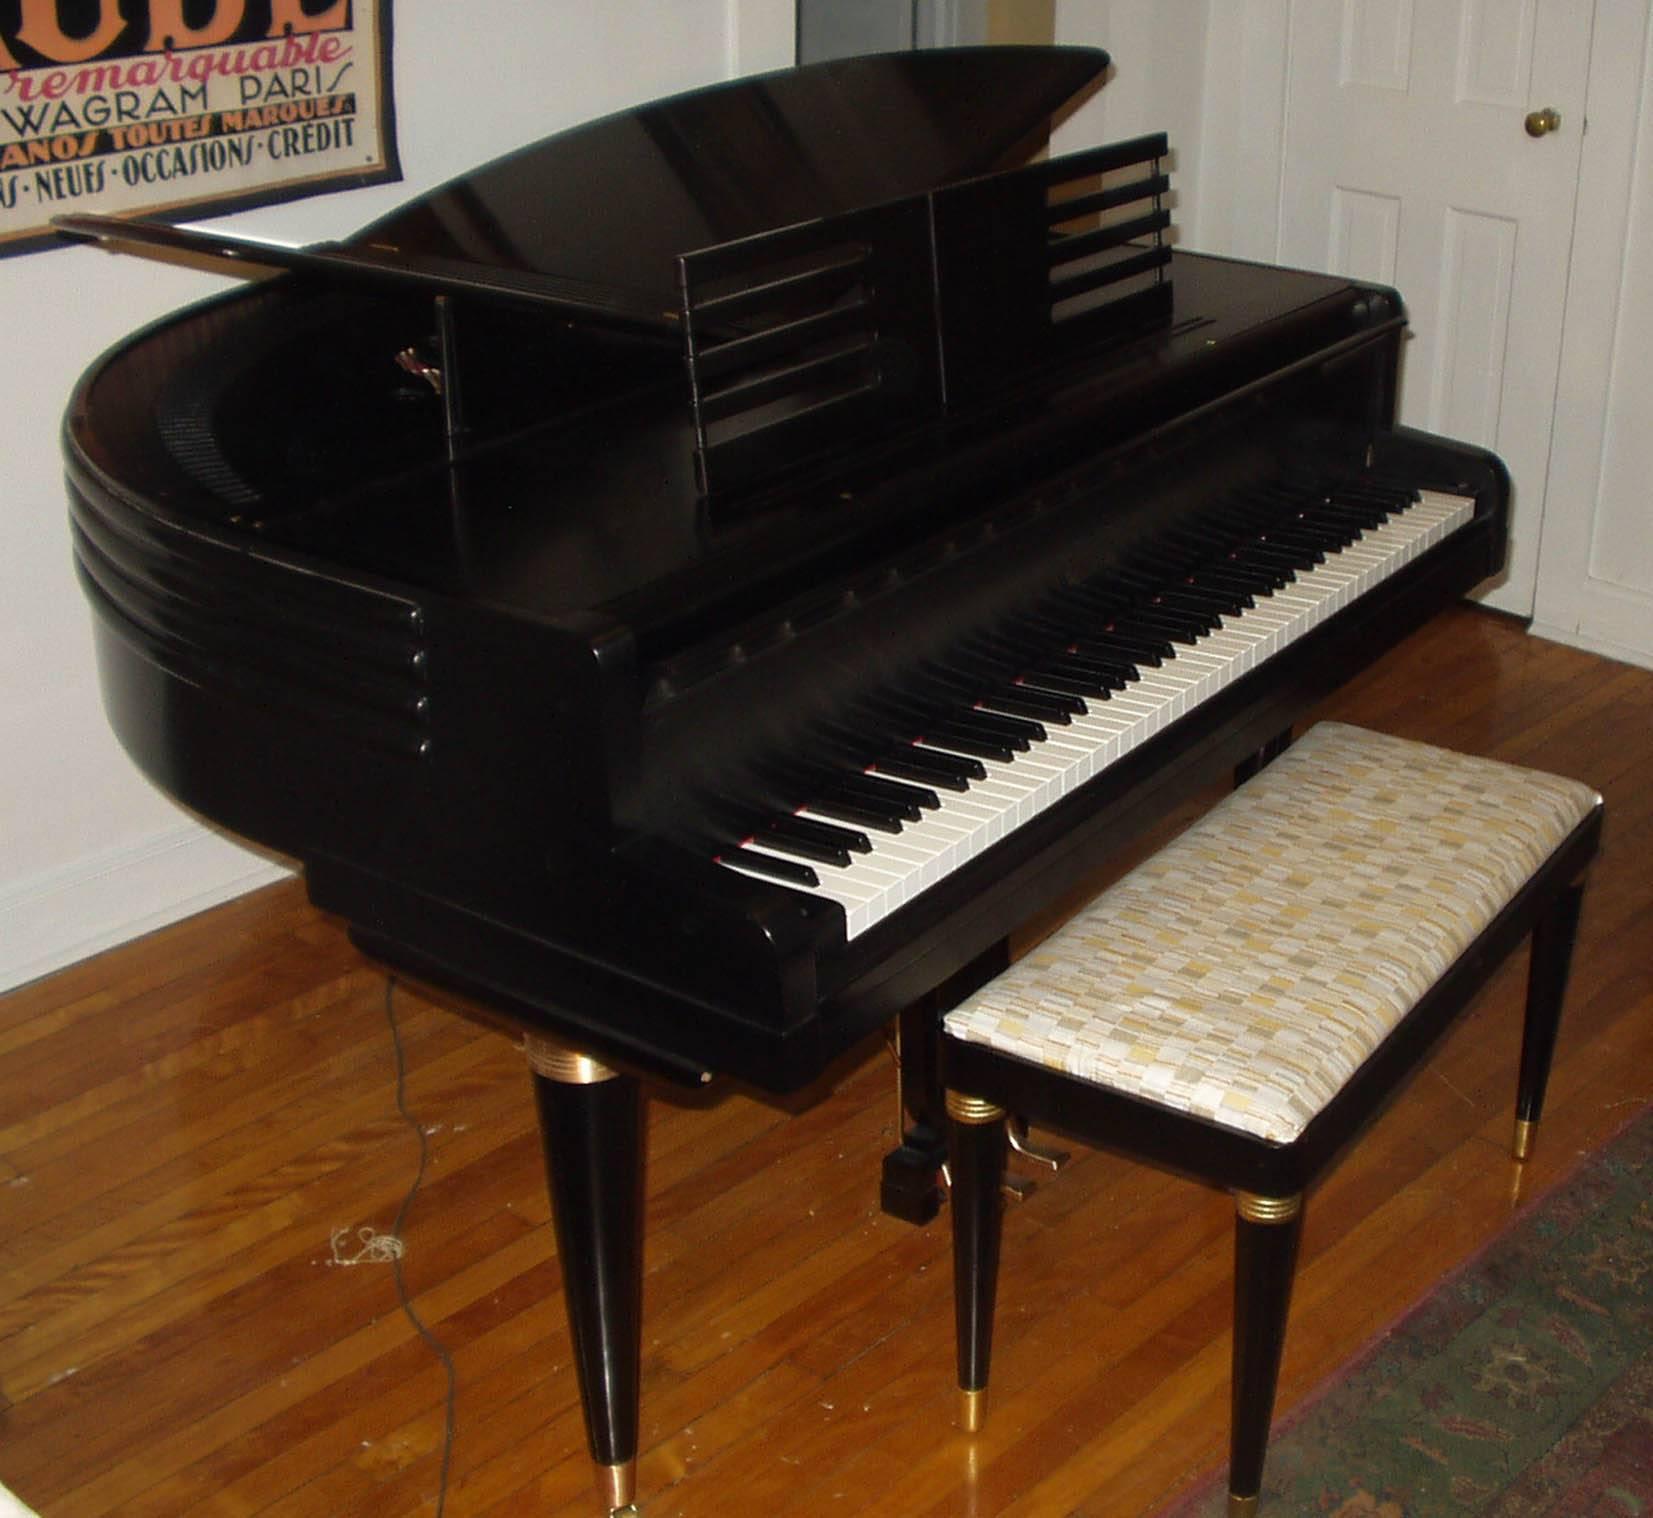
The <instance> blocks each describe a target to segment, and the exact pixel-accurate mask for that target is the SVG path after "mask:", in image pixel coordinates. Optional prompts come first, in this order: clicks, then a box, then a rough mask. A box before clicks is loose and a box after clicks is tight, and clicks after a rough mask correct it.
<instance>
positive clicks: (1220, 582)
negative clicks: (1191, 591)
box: [1190, 569, 1268, 610]
mask: <svg viewBox="0 0 1653 1518" xmlns="http://www.w3.org/2000/svg"><path fill="white" fill-rule="evenodd" d="M1190 583H1191V584H1193V585H1195V586H1196V587H1199V588H1202V589H1206V590H1215V591H1219V592H1221V593H1222V594H1223V595H1225V596H1228V597H1229V598H1230V599H1231V600H1232V601H1233V603H1234V606H1235V609H1236V610H1243V609H1244V608H1245V607H1247V606H1255V605H1256V604H1257V596H1258V595H1259V594H1262V593H1265V592H1266V591H1267V589H1268V586H1267V584H1266V582H1264V581H1263V579H1262V578H1261V577H1260V576H1257V575H1242V574H1236V573H1232V572H1230V571H1228V570H1225V569H1197V570H1195V571H1194V575H1193V579H1192V580H1191V582H1190Z"/></svg>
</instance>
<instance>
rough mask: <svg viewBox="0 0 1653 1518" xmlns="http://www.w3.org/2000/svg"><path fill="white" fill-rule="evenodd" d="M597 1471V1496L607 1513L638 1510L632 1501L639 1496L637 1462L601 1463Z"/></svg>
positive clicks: (596, 1468)
mask: <svg viewBox="0 0 1653 1518" xmlns="http://www.w3.org/2000/svg"><path fill="white" fill-rule="evenodd" d="M595 1470H596V1473H597V1496H598V1498H599V1499H600V1500H601V1502H602V1504H603V1511H604V1512H605V1513H609V1514H614V1513H626V1512H632V1513H635V1512H636V1511H637V1509H636V1508H634V1507H633V1506H632V1502H633V1501H634V1500H635V1498H636V1496H637V1462H636V1461H635V1460H622V1461H621V1462H620V1464H618V1465H599V1466H596V1467H595Z"/></svg>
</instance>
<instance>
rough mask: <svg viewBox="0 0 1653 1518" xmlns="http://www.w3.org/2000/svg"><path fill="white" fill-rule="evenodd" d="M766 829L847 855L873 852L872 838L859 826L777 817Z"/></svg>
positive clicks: (810, 819) (775, 833)
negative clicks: (838, 825) (840, 825)
mask: <svg viewBox="0 0 1653 1518" xmlns="http://www.w3.org/2000/svg"><path fill="white" fill-rule="evenodd" d="M764 831H765V832H766V833H768V834H769V835H770V836H772V837H782V838H795V839H798V840H800V841H807V842H809V843H812V844H815V845H817V846H819V847H821V848H829V849H834V850H836V851H838V852H840V853H843V854H845V855H849V854H870V853H871V852H872V840H871V839H870V838H868V837H867V835H866V834H865V833H863V832H862V831H861V830H860V829H859V828H842V827H837V826H835V825H834V824H833V823H830V822H817V821H816V820H815V819H814V818H813V817H798V816H791V817H777V818H775V819H774V820H773V821H772V822H770V823H768V824H766V826H765V828H764ZM834 862H835V863H836V862H837V861H834Z"/></svg>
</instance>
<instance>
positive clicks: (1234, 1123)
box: [942, 723, 1602, 1514]
mask: <svg viewBox="0 0 1653 1518" xmlns="http://www.w3.org/2000/svg"><path fill="white" fill-rule="evenodd" d="M1601 814H1602V806H1601V798H1600V797H1599V796H1597V795H1596V794H1595V793H1594V792H1593V791H1592V790H1591V789H1590V788H1589V787H1587V786H1584V785H1580V784H1578V783H1577V782H1575V781H1571V780H1563V779H1559V778H1557V777H1555V776H1551V775H1545V774H1541V773H1539V772H1537V771H1533V770H1525V769H1519V768H1516V767H1515V766H1513V765H1508V764H1501V763H1496V762H1494V761H1491V760H1485V759H1474V758H1466V757H1464V756H1463V755H1459V754H1454V753H1451V752H1448V751H1446V750H1443V749H1438V748H1430V747H1427V746H1425V745H1423V744H1419V743H1412V742H1409V741H1406V740H1404V739H1399V738H1391V737H1386V736H1381V735H1379V734H1376V733H1370V732H1365V731H1363V730H1361V729H1359V728H1354V727H1348V726H1343V725H1340V724H1334V723H1322V724H1320V725H1319V726H1317V727H1315V728H1313V729H1312V730H1311V731H1310V732H1309V733H1308V734H1307V735H1305V736H1304V737H1303V738H1302V739H1301V740H1300V741H1299V742H1298V743H1297V744H1295V745H1294V746H1293V747H1291V748H1289V749H1288V750H1287V751H1286V752H1285V753H1284V754H1283V755H1282V756H1281V757H1279V758H1278V759H1276V760H1275V761H1274V762H1273V763H1272V764H1270V765H1269V766H1268V767H1267V768H1266V769H1264V770H1262V771H1261V772H1260V773H1259V774H1258V775H1257V776H1256V777H1255V778H1253V779H1252V780H1250V781H1248V782H1247V783H1246V784H1245V785H1243V786H1242V787H1240V788H1239V789H1238V790H1236V791H1235V792H1233V793H1232V794H1231V795H1230V796H1228V797H1227V798H1226V799H1225V800H1224V801H1223V802H1222V803H1221V804H1220V805H1219V806H1217V807H1216V808H1215V809H1213V811H1212V812H1210V813H1209V814H1208V815H1207V816H1206V817H1204V818H1203V819H1201V820H1200V821H1199V822H1197V823H1196V824H1195V825H1194V826H1193V827H1191V828H1189V829H1188V831H1187V832H1185V833H1183V834H1182V835H1181V836H1180V837H1179V838H1177V839H1176V840H1175V841H1174V842H1172V843H1171V844H1170V845H1168V846H1167V847H1166V848H1164V849H1163V850H1161V851H1160V852H1159V853H1158V854H1157V855H1156V856H1154V857H1153V858H1152V859H1149V860H1148V861H1146V862H1145V863H1143V864H1142V865H1140V866H1138V867H1137V868H1136V869H1135V870H1133V871H1132V872H1131V873H1130V874H1129V875H1127V876H1126V877H1125V878H1124V879H1123V880H1121V881H1119V882H1118V883H1117V884H1116V885H1114V886H1113V887H1111V888H1110V889H1109V890H1107V891H1106V892H1104V893H1103V894H1102V895H1101V896H1099V897H1098V898H1097V899H1096V900H1095V901H1094V902H1092V903H1091V904H1090V905H1089V906H1088V907H1087V908H1086V909H1085V910H1084V911H1082V912H1081V913H1080V914H1079V915H1078V916H1077V917H1075V918H1074V919H1073V920H1072V921H1070V922H1069V923H1068V924H1067V925H1066V926H1065V927H1063V928H1062V929H1061V930H1060V931H1059V932H1057V933H1056V934H1054V935H1053V936H1052V937H1051V938H1049V939H1047V940H1046V941H1045V942H1044V943H1043V944H1041V945H1040V946H1038V947H1037V948H1035V949H1034V950H1032V951H1031V952H1030V953H1029V954H1028V955H1026V956H1025V957H1024V958H1023V959H1021V960H1019V961H1018V962H1017V963H1015V964H1013V965H1011V966H1010V968H1009V969H1008V970H1006V971H1004V972H1003V973H1002V974H1001V975H999V976H998V978H997V979H996V980H994V981H992V982H991V983H989V984H988V985H986V986H984V987H983V988H982V989H981V990H979V991H978V992H976V993H975V994H974V995H973V996H971V997H970V998H968V999H967V1000H966V1001H964V1002H963V1003H961V1004H960V1005H959V1006H958V1007H957V1008H956V1009H955V1010H954V1011H952V1012H951V1013H949V1014H948V1016H947V1018H946V1022H945V1035H944V1037H943V1040H942V1074H943V1079H944V1081H945V1083H946V1087H947V1110H948V1115H949V1118H950V1120H951V1121H950V1124H949V1128H950V1133H949V1139H948V1148H949V1155H950V1166H949V1169H950V1175H951V1180H952V1201H953V1206H952V1216H953V1255H954V1267H955V1276H954V1295H955V1304H956V1311H957V1328H958V1352H959V1385H960V1388H961V1391H962V1394H963V1414H962V1421H963V1423H964V1426H965V1427H966V1428H967V1429H974V1428H977V1427H979V1426H980V1418H981V1413H982V1410H983V1406H984V1399H985V1393H986V1387H987V1371H988V1359H989V1354H990V1350H991V1339H992V1316H993V1301H994V1295H995V1290H996V1282H997V1275H998V1256H999V1237H1000V1230H1001V1218H1000V1188H1001V1183H1002V1178H1003V1173H1004V1163H1005V1148H1006V1137H1005V1118H1006V1115H1007V1113H1009V1112H1014V1113H1016V1114H1018V1115H1019V1116H1021V1117H1024V1118H1026V1119H1028V1120H1030V1121H1034V1122H1040V1123H1044V1124H1048V1125H1050V1126H1052V1127H1054V1128H1057V1129H1059V1130H1062V1131H1063V1132H1065V1133H1067V1134H1070V1135H1072V1136H1074V1137H1076V1138H1079V1139H1081V1140H1084V1141H1086V1142H1088V1143H1092V1144H1094V1145H1096V1146H1098V1147H1103V1148H1109V1149H1115V1150H1118V1151H1120V1152H1122V1153H1126V1154H1130V1155H1133V1156H1136V1157H1139V1158H1141V1159H1144V1160H1147V1161H1150V1162H1153V1163H1156V1164H1160V1165H1163V1166H1165V1167H1168V1168H1170V1169H1173V1170H1177V1171H1180V1172H1182V1173H1184V1174H1188V1175H1191V1176H1193V1177H1195V1178H1197V1179H1200V1180H1203V1181H1205V1182H1208V1183H1210V1184H1214V1185H1217V1186H1220V1187H1223V1188H1224V1189H1226V1190H1229V1191H1231V1192H1232V1193H1233V1195H1234V1198H1235V1203H1236V1210H1237V1214H1238V1217H1237V1222H1236V1235H1235V1265H1234V1352H1233V1385H1232V1396H1233V1415H1232V1423H1231V1427H1230V1463H1229V1512H1230V1514H1250V1513H1254V1512H1256V1511H1257V1502H1258V1494H1259V1492H1260V1490H1261V1485H1262V1470H1263V1456H1264V1452H1265V1449H1266V1447H1267V1443H1268V1432H1269V1421H1270V1418H1271V1416H1272V1413H1273V1406H1274V1393H1275V1386H1276V1383H1277V1380H1278V1375H1279V1367H1280V1352H1281V1347H1282V1345H1283V1342H1284V1337H1285V1323H1286V1309H1287V1303H1288V1301H1289V1298H1290V1295H1291V1283H1292V1275H1293V1271H1294V1267H1295V1262H1296V1253H1297V1242H1298V1238H1299V1235H1300V1232H1301V1228H1302V1217H1303V1211H1302V1198H1303V1193H1304V1191H1305V1189H1306V1188H1307V1187H1308V1186H1309V1185H1310V1184H1311V1183H1312V1182H1313V1181H1314V1180H1315V1179H1316V1177H1317V1176H1318V1175H1319V1174H1320V1173H1321V1172H1322V1171H1323V1170H1324V1169H1325V1168H1326V1167H1327V1166H1328V1164H1329V1163H1330V1162H1331V1160H1332V1159H1333V1158H1334V1157H1335V1156H1336V1155H1337V1153H1338V1152H1339V1151H1340V1150H1341V1149H1342V1147H1343V1146H1344V1145H1345V1144H1346V1143H1347V1142H1348V1141H1349V1140H1350V1139H1351V1138H1352V1137H1353V1136H1354V1135H1355V1133H1356V1132H1357V1131H1358V1130H1359V1129H1360V1128H1361V1127H1362V1125H1364V1124H1365V1123H1366V1122H1367V1121H1368V1119H1370V1118H1371V1117H1372V1116H1373V1114H1374V1113H1375V1112H1376V1111H1377V1110H1378V1109H1379V1107H1380V1106H1381V1105H1382V1104H1383V1102H1384V1101H1385V1100H1386V1099H1387V1098H1388V1097H1389V1096H1390V1095H1391V1094H1392V1093H1394V1092H1395V1091H1396V1090H1397V1088H1398V1087H1399V1086H1400V1085H1401V1083H1402V1082H1403V1081H1404V1080H1405V1078H1406V1077H1407V1076H1408V1075H1409V1074H1411V1072H1412V1071H1413V1070H1415V1069H1416V1068H1417V1067H1418V1066H1419V1064H1421V1062H1422V1061H1423V1059H1424V1057H1425V1055H1426V1054H1427V1052H1428V1050H1429V1048H1430V1046H1431V1044H1432V1043H1433V1041H1434V1040H1435V1038H1436V1037H1437V1035H1439V1034H1440V1033H1441V1032H1442V1031H1443V1030H1444V1029H1445V1028H1446V1026H1447V1025H1448V1024H1449V1023H1450V1022H1451V1020H1452V1019H1453V1018H1454V1017H1455V1016H1456V1015H1457V1014H1458V1013H1459V1012H1460V1011H1461V1010H1462V1009H1463V1008H1464V1007H1465V1006H1466V1005H1467V1004H1468V1002H1469V1001H1470V999H1471V997H1472V996H1473V995H1474V993H1475V992H1476V990H1477V989H1478V988H1479V987H1480V986H1481V985H1483V984H1484V983H1485V982H1486V980H1487V979H1488V977H1489V976H1490V974H1491V972H1492V971H1493V970H1494V969H1495V968H1496V967H1497V966H1498V964H1499V963H1500V962H1501V961H1502V960H1503V959H1504V957H1505V956H1506V955H1507V954H1508V953H1509V952H1510V951H1511V949H1513V948H1514V947H1516V946H1517V945H1518V944H1519V943H1520V942H1521V941H1522V940H1523V939H1524V938H1525V937H1526V936H1527V935H1528V934H1529V933H1530V934H1531V935H1532V958H1531V968H1530V971H1529V979H1528V987H1527V1001H1526V1019H1525V1032H1524V1039H1523V1046H1522V1052H1521V1069H1520V1077H1519V1090H1518V1093H1517V1104H1516V1125H1515V1155H1516V1158H1517V1159H1518V1160H1520V1159H1524V1158H1525V1157H1526V1154H1527V1152H1528V1148H1529V1146H1530V1143H1531V1140H1532V1135H1533V1130H1534V1125H1535V1124H1536V1123H1537V1121H1538V1118H1539V1115H1540V1110H1541V1108H1542V1104H1543V1099H1544V1086H1545V1083H1546V1080H1547V1078H1548V1075H1549V1066H1550V1058H1551V1055H1552V1053H1553V1051H1554V1048H1555V1037H1556V1029H1557V1025H1558V1023H1559V1021H1560V1016H1561V1002H1562V994H1563V989H1564V986H1565V982H1566V977H1567V967H1568V961H1569V958H1570V955H1571V950H1572V942H1573V936H1574V930H1575V928H1576V926H1577V922H1578V912H1579V906H1580V903H1581V901H1582V897H1583V889H1584V879H1583V876H1584V869H1585V866H1586V865H1587V864H1588V863H1589V861H1590V859H1591V857H1592V856H1593V855H1594V853H1595V850H1596V847H1597V843H1598V841H1599V838H1600V833H1601Z"/></svg>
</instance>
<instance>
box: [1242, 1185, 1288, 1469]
mask: <svg viewBox="0 0 1653 1518" xmlns="http://www.w3.org/2000/svg"><path fill="white" fill-rule="evenodd" d="M1234 1207H1235V1210H1236V1211H1237V1212H1238V1213H1239V1214H1240V1216H1241V1217H1242V1218H1243V1219H1244V1220H1245V1221H1246V1222H1248V1223H1289V1222H1290V1221H1291V1220H1292V1219H1293V1218H1294V1217H1296V1216H1297V1214H1298V1213H1300V1212H1301V1211H1302V1210H1303V1194H1302V1192H1298V1193H1297V1195H1295V1196H1258V1195H1257V1193H1256V1192H1255V1191H1236V1192H1235V1193H1234ZM1252 1500H1253V1501H1255V1500H1256V1499H1255V1498H1253V1499H1252Z"/></svg>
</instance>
